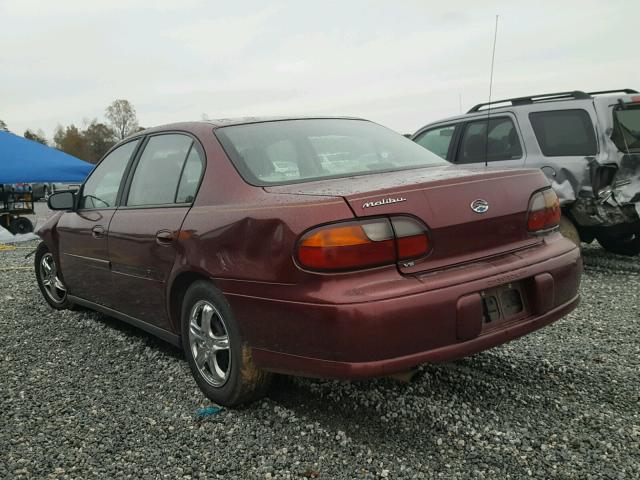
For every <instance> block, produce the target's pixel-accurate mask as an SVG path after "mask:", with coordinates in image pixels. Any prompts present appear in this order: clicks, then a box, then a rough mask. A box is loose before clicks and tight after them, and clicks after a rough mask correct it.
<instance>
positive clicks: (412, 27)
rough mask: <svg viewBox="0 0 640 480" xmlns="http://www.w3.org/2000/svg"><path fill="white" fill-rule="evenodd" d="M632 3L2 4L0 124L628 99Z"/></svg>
mask: <svg viewBox="0 0 640 480" xmlns="http://www.w3.org/2000/svg"><path fill="white" fill-rule="evenodd" d="M632 5H633V2H630V1H612V0H609V1H588V0H581V1H576V2H568V1H558V0H556V1H553V2H546V1H541V0H537V1H523V2H519V1H516V0H511V1H507V2H493V3H492V2H485V1H475V2H473V1H469V2H465V1H456V2H452V1H442V0H440V1H437V2H432V1H429V0H421V1H418V0H416V1H414V0H396V1H377V0H369V1H364V0H363V1H359V0H342V1H332V0H316V1H303V0H298V1H285V0H283V1H277V0H276V1H270V2H258V1H240V0H235V1H224V2H221V1H212V0H109V1H106V2H103V1H96V0H49V1H45V0H40V1H38V0H0V119H2V120H4V121H5V122H6V123H7V124H8V126H9V128H10V129H11V130H12V131H14V132H16V133H20V134H22V133H23V132H24V130H25V129H26V128H31V129H34V130H37V129H39V128H41V129H43V130H44V131H45V133H46V134H47V136H49V137H51V136H52V134H53V130H54V128H55V126H56V125H57V124H63V125H67V124H69V123H75V124H76V125H82V122H83V119H92V118H94V117H95V118H98V119H99V120H102V119H103V116H104V109H105V107H106V106H107V105H108V104H109V103H110V102H111V101H112V100H114V99H116V98H126V99H128V100H129V101H131V102H132V103H133V105H134V106H135V107H136V109H137V112H138V118H139V121H140V124H141V125H143V126H154V125H158V124H162V123H168V122H173V121H182V120H198V119H200V118H201V117H202V115H203V114H206V115H208V116H209V117H211V118H221V117H232V116H245V115H287V114H293V115H313V114H322V115H334V114H335V115H353V116H359V117H365V118H369V119H372V120H375V121H377V122H379V123H382V124H384V125H387V126H389V127H391V128H393V129H395V130H397V131H399V132H401V133H405V132H413V131H414V130H416V129H417V128H418V127H420V126H421V125H423V124H425V123H428V122H429V121H433V120H437V119H439V118H442V117H444V116H450V115H455V114H458V113H459V111H460V95H461V96H462V108H463V109H468V108H469V107H471V106H472V105H473V104H475V103H477V102H481V101H485V100H486V98H487V95H488V84H489V73H490V61H491V47H492V40H493V27H494V20H495V15H496V14H499V15H500V23H499V28H498V43H497V50H496V66H495V75H494V88H493V91H494V98H496V99H497V98H504V97H509V96H520V95H525V94H534V93H545V92H550V91H561V90H574V89H583V90H596V89H610V88H622V87H630V88H636V89H640V62H639V60H640V48H639V47H638V41H637V31H638V16H637V11H636V9H634V8H632Z"/></svg>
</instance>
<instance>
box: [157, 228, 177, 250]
mask: <svg viewBox="0 0 640 480" xmlns="http://www.w3.org/2000/svg"><path fill="white" fill-rule="evenodd" d="M173 240H174V237H173V232H172V231H171V230H159V231H158V232H157V233H156V242H158V244H160V245H164V246H168V245H171V244H172V243H173Z"/></svg>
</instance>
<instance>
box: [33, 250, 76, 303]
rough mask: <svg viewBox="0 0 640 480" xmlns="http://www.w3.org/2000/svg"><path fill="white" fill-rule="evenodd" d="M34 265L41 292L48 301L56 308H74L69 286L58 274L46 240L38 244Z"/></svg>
mask: <svg viewBox="0 0 640 480" xmlns="http://www.w3.org/2000/svg"><path fill="white" fill-rule="evenodd" d="M34 267H35V271H36V280H37V282H38V287H39V288H40V293H42V296H43V297H44V299H45V300H46V301H47V303H48V304H49V305H51V307H52V308H55V309H56V310H73V309H74V307H75V304H74V303H73V302H71V301H70V300H69V298H68V295H67V288H66V286H65V285H64V283H63V282H62V279H61V278H60V276H59V275H58V267H57V265H56V262H55V258H54V256H53V254H52V253H51V251H50V250H49V247H47V245H46V243H44V242H41V243H40V245H38V248H37V250H36V255H35V260H34ZM48 268H49V269H50V270H48Z"/></svg>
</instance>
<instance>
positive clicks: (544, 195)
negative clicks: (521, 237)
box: [527, 188, 562, 232]
mask: <svg viewBox="0 0 640 480" xmlns="http://www.w3.org/2000/svg"><path fill="white" fill-rule="evenodd" d="M561 214H562V213H561V211H560V200H558V196H557V195H556V192H554V191H553V189H552V188H546V189H544V190H541V191H539V192H536V193H534V194H533V196H532V197H531V200H530V201H529V214H528V218H527V230H529V231H530V232H540V231H544V230H549V229H552V228H554V227H557V226H558V224H559V223H560V215H561Z"/></svg>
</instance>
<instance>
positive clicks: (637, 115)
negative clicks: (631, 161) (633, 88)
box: [611, 107, 640, 152]
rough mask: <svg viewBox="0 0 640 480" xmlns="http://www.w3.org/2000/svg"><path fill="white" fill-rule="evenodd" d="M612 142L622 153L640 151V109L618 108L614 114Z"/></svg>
mask: <svg viewBox="0 0 640 480" xmlns="http://www.w3.org/2000/svg"><path fill="white" fill-rule="evenodd" d="M611 140H613V142H614V143H615V144H616V146H617V147H618V149H619V150H620V151H621V152H627V151H628V152H637V151H639V150H640V108H639V107H626V108H624V109H621V108H618V109H616V110H615V112H614V128H613V133H612V134H611Z"/></svg>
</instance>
